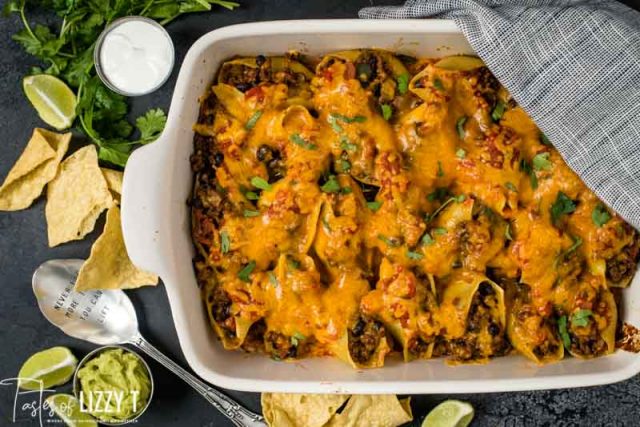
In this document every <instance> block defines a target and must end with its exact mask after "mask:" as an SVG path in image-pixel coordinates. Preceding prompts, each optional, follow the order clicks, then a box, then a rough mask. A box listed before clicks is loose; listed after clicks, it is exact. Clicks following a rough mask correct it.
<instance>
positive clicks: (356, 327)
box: [351, 319, 367, 337]
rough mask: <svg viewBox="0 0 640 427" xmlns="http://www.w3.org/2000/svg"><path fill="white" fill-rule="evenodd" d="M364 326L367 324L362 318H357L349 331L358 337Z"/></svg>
mask: <svg viewBox="0 0 640 427" xmlns="http://www.w3.org/2000/svg"><path fill="white" fill-rule="evenodd" d="M365 326H367V324H366V323H365V322H364V320H362V319H358V322H356V324H355V325H354V327H353V329H351V332H352V333H353V335H354V336H356V337H359V336H360V335H362V333H363V332H364V328H365Z"/></svg>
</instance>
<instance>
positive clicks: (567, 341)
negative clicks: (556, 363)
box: [558, 315, 571, 350]
mask: <svg viewBox="0 0 640 427" xmlns="http://www.w3.org/2000/svg"><path fill="white" fill-rule="evenodd" d="M558 332H559V333H560V337H561V338H562V344H564V348H566V349H567V350H569V349H570V348H571V337H569V332H568V331H567V316H564V315H563V316H560V318H559V319H558Z"/></svg>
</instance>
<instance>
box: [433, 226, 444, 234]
mask: <svg viewBox="0 0 640 427" xmlns="http://www.w3.org/2000/svg"><path fill="white" fill-rule="evenodd" d="M432 233H433V235H434V236H443V235H445V234H447V229H446V228H444V227H436V228H434V229H433V231H432Z"/></svg>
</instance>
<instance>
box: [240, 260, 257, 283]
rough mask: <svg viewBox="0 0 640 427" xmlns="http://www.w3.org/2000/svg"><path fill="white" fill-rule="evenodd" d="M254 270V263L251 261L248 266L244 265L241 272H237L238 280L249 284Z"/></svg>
mask: <svg viewBox="0 0 640 427" xmlns="http://www.w3.org/2000/svg"><path fill="white" fill-rule="evenodd" d="M254 268H256V262H255V261H251V262H250V263H249V264H247V265H245V266H244V267H243V268H242V270H240V271H238V279H240V280H242V281H243V282H251V277H250V276H251V273H253V269H254Z"/></svg>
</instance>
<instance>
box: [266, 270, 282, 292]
mask: <svg viewBox="0 0 640 427" xmlns="http://www.w3.org/2000/svg"><path fill="white" fill-rule="evenodd" d="M267 276H268V277H269V281H270V282H271V284H272V285H273V286H275V287H276V288H277V287H278V286H280V282H278V278H277V277H276V275H275V274H273V271H270V272H268V273H267Z"/></svg>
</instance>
